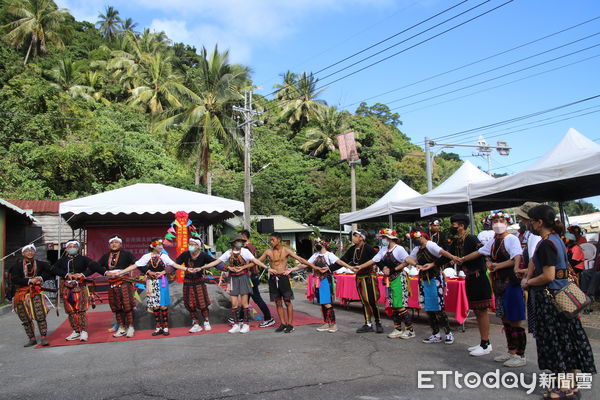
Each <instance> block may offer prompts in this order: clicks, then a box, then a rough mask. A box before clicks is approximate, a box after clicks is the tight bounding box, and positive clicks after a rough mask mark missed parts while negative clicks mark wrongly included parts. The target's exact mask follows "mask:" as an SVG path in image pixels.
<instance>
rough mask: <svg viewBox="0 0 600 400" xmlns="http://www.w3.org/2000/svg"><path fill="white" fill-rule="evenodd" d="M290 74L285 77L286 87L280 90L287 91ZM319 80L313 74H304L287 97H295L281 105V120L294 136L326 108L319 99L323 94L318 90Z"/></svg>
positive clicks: (297, 79) (297, 78)
mask: <svg viewBox="0 0 600 400" xmlns="http://www.w3.org/2000/svg"><path fill="white" fill-rule="evenodd" d="M288 78H289V77H288V74H286V75H285V76H284V87H283V88H282V89H281V90H280V92H281V91H282V90H287V89H285V87H287V84H286V82H285V80H286V79H288ZM317 82H318V79H317V78H315V77H314V76H313V74H307V73H306V72H303V73H302V74H301V75H299V76H297V77H296V82H295V88H294V90H293V91H290V92H289V93H288V94H286V96H290V95H292V96H293V97H291V98H289V99H288V100H283V101H282V102H281V103H280V104H281V112H280V118H281V120H282V121H284V122H285V123H286V124H287V125H288V126H289V127H290V129H291V130H292V136H295V135H296V134H298V132H300V130H302V128H304V127H305V126H306V124H308V122H309V121H311V120H313V119H316V118H318V115H319V110H320V109H321V108H322V107H323V106H324V102H323V101H322V100H319V99H318V96H319V95H320V94H321V93H322V92H323V91H322V90H317Z"/></svg>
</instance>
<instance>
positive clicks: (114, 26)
mask: <svg viewBox="0 0 600 400" xmlns="http://www.w3.org/2000/svg"><path fill="white" fill-rule="evenodd" d="M96 26H97V27H98V28H99V29H100V33H102V37H104V38H106V39H108V40H109V41H112V40H114V39H115V38H116V37H117V35H118V34H119V31H120V29H121V27H122V26H123V21H122V20H121V17H119V11H117V10H116V9H115V8H114V7H112V6H106V10H105V11H104V14H102V13H100V14H98V21H97V22H96Z"/></svg>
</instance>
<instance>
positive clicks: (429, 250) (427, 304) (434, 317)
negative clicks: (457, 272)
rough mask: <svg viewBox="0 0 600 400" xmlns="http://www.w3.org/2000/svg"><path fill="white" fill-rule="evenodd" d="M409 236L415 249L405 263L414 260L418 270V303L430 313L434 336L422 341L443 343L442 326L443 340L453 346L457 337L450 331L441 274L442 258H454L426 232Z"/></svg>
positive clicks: (443, 280)
mask: <svg viewBox="0 0 600 400" xmlns="http://www.w3.org/2000/svg"><path fill="white" fill-rule="evenodd" d="M408 236H409V238H410V240H411V242H412V244H413V246H414V248H413V250H412V251H411V253H410V258H407V259H406V260H407V262H408V263H409V264H410V263H412V262H413V261H414V262H415V263H416V266H417V269H418V270H419V300H420V303H421V306H422V307H423V309H424V310H425V311H426V312H427V316H428V317H429V324H430V325H431V336H429V337H427V338H425V339H423V343H440V342H442V337H441V335H440V327H441V328H444V331H445V333H446V336H445V337H444V339H443V341H444V343H445V344H452V343H454V335H453V334H452V330H451V329H450V323H449V321H448V316H447V315H446V312H445V311H444V298H445V294H446V278H445V277H444V274H443V272H442V266H443V264H444V259H443V258H442V256H444V257H446V258H452V255H451V254H450V253H448V252H447V251H445V250H444V249H443V248H442V247H441V246H439V245H438V244H437V243H435V242H433V241H432V240H430V238H429V235H428V234H427V233H425V232H420V231H413V232H410V233H409V234H408Z"/></svg>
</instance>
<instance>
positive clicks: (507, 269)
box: [462, 210, 527, 367]
mask: <svg viewBox="0 0 600 400" xmlns="http://www.w3.org/2000/svg"><path fill="white" fill-rule="evenodd" d="M489 220H490V221H491V223H492V229H493V230H494V233H495V236H494V238H493V239H492V240H489V241H488V242H487V243H486V244H485V245H484V246H483V247H481V248H480V249H479V250H477V251H475V252H473V253H471V254H468V255H466V256H464V257H463V258H462V261H463V262H465V261H469V260H472V259H474V258H478V257H481V256H485V257H487V259H486V265H487V268H488V270H489V271H490V274H491V277H492V287H493V290H494V296H495V299H496V316H497V317H498V318H501V319H502V324H503V325H504V328H503V330H504V334H505V336H506V343H507V347H508V352H507V353H506V354H502V355H500V356H497V357H495V358H494V360H495V361H497V362H502V363H504V366H506V367H522V366H524V365H526V364H527V360H526V358H525V347H526V345H527V334H526V332H525V329H524V328H523V327H521V321H523V320H525V295H524V293H523V289H522V288H521V285H520V280H519V279H518V278H517V276H516V274H515V269H518V268H519V266H520V261H521V257H522V254H523V249H522V248H521V242H520V241H519V239H518V238H517V237H516V236H515V235H512V234H510V233H508V231H507V229H508V224H510V223H511V217H510V215H508V214H507V213H506V212H505V211H502V210H499V211H495V212H493V213H492V214H490V215H489Z"/></svg>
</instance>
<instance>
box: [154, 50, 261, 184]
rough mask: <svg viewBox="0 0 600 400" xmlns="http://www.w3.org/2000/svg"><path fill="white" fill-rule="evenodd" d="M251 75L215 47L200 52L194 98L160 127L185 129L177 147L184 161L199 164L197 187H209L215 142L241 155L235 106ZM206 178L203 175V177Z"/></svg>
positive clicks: (194, 83) (195, 71)
mask: <svg viewBox="0 0 600 400" xmlns="http://www.w3.org/2000/svg"><path fill="white" fill-rule="evenodd" d="M249 73H250V71H249V70H248V69H247V68H245V67H242V66H240V65H235V64H233V65H232V64H230V63H229V52H228V51H225V52H223V53H219V50H218V48H217V47H216V46H215V48H214V50H213V51H212V52H211V53H210V54H209V53H208V52H207V50H206V49H205V48H202V50H201V52H200V60H199V63H198V65H197V66H196V67H194V68H192V69H190V74H195V75H194V76H193V77H192V79H190V81H191V82H192V84H191V87H190V88H191V89H192V90H193V92H194V96H193V97H192V98H191V100H190V101H189V102H187V103H186V104H185V106H184V107H181V108H179V109H175V110H173V112H171V113H170V115H167V116H166V118H165V119H164V120H163V121H161V123H160V124H159V125H160V126H162V127H168V126H174V125H178V124H179V125H182V126H183V127H185V128H186V132H185V133H184V135H183V136H182V137H181V140H180V141H179V143H178V146H177V155H178V157H179V158H181V159H190V158H191V157H194V155H195V160H196V171H195V183H196V185H199V184H200V180H201V178H202V182H203V183H206V181H207V175H208V171H209V167H210V155H211V148H210V146H211V142H212V141H213V140H215V139H216V140H217V141H219V142H221V143H222V144H223V145H224V147H225V149H226V150H227V151H231V152H234V153H238V154H239V153H241V151H242V149H243V147H242V141H241V135H240V132H239V130H238V128H237V124H236V121H235V120H234V119H233V118H232V114H233V111H232V106H233V105H234V104H236V103H239V101H240V100H241V99H242V91H243V90H244V89H246V88H248V87H249ZM201 174H202V175H201Z"/></svg>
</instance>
